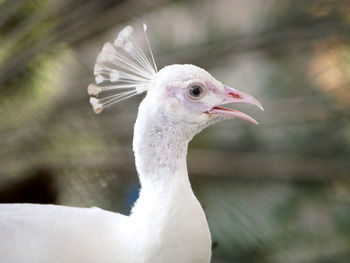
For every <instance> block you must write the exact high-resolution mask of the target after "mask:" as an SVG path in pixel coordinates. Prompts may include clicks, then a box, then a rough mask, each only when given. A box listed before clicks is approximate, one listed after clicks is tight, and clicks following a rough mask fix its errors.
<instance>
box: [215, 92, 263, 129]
mask: <svg viewBox="0 0 350 263" xmlns="http://www.w3.org/2000/svg"><path fill="white" fill-rule="evenodd" d="M224 87H225V94H224V99H223V101H222V102H221V103H220V104H218V105H215V107H213V108H212V109H210V110H209V111H208V113H211V114H212V113H214V114H218V115H221V116H223V117H225V118H228V119H231V118H232V119H235V118H237V119H241V120H244V121H247V122H250V123H254V124H259V123H258V122H257V121H256V120H254V119H253V118H252V117H250V116H249V115H247V114H245V113H243V112H240V111H237V110H232V109H228V108H223V107H220V105H224V104H229V103H237V102H240V103H248V104H252V105H255V106H257V107H258V108H260V109H261V110H262V111H263V110H264V109H263V107H262V106H261V104H260V102H259V101H258V100H257V99H255V98H254V97H253V96H251V95H249V94H247V93H244V92H241V91H238V90H236V89H233V88H230V87H227V86H224Z"/></svg>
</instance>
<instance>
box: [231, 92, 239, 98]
mask: <svg viewBox="0 0 350 263" xmlns="http://www.w3.org/2000/svg"><path fill="white" fill-rule="evenodd" d="M228 96H230V97H232V98H235V99H240V98H241V96H240V95H239V94H237V93H233V92H229V93H228Z"/></svg>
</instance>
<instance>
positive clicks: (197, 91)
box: [188, 85, 203, 100]
mask: <svg viewBox="0 0 350 263" xmlns="http://www.w3.org/2000/svg"><path fill="white" fill-rule="evenodd" d="M202 94H203V88H202V87H201V86H199V85H192V86H191V87H190V88H189V90H188V96H189V97H190V98H191V99H194V100H198V99H200V98H201V97H202Z"/></svg>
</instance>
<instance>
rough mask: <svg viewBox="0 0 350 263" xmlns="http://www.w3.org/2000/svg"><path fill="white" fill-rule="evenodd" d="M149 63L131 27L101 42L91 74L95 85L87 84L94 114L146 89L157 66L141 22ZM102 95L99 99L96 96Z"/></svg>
mask: <svg viewBox="0 0 350 263" xmlns="http://www.w3.org/2000/svg"><path fill="white" fill-rule="evenodd" d="M143 32H144V35H145V39H146V42H147V46H148V50H149V53H150V56H151V59H152V63H151V62H150V61H149V59H148V58H147V56H146V54H145V53H144V52H143V51H142V49H141V47H140V46H139V45H138V44H137V42H136V40H135V38H134V36H133V35H134V33H135V32H134V29H133V27H132V26H127V27H125V28H124V29H123V30H122V31H121V32H120V33H119V34H118V36H117V38H116V39H115V40H114V42H113V44H111V43H108V42H107V43H105V44H104V46H103V48H102V50H101V52H100V53H99V54H98V56H97V59H96V63H95V67H94V75H95V82H96V84H90V85H89V86H88V94H89V95H90V96H91V97H90V104H91V106H92V108H93V110H94V112H95V113H100V112H101V111H102V110H103V109H104V108H106V107H108V106H110V105H112V104H114V103H117V102H119V101H122V100H126V99H128V98H130V97H133V96H135V95H137V94H140V93H142V92H144V91H146V90H147V89H148V87H149V82H150V81H151V79H152V78H153V77H154V75H155V74H156V73H157V71H158V70H157V66H156V63H155V61H154V56H153V53H152V50H151V46H150V43H149V40H148V37H147V25H146V24H143ZM100 95H103V96H102V97H100V98H97V97H98V96H100Z"/></svg>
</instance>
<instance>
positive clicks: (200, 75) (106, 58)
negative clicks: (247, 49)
mask: <svg viewBox="0 0 350 263" xmlns="http://www.w3.org/2000/svg"><path fill="white" fill-rule="evenodd" d="M143 29H144V33H145V38H146V41H147V44H148V48H149V52H150V55H151V58H152V62H153V63H151V62H150V60H149V59H148V58H147V56H146V55H145V53H144V52H143V51H142V49H141V48H140V47H139V45H138V44H137V42H136V41H135V39H134V38H133V33H134V30H133V28H132V27H131V26H128V27H126V28H125V29H124V30H123V31H121V32H120V33H119V35H118V37H117V38H116V40H115V41H114V43H113V44H110V43H106V44H105V45H104V47H103V49H102V51H101V52H100V54H99V55H98V57H97V61H96V64H95V69H94V73H95V75H96V78H95V80H96V83H97V85H95V84H91V85H90V86H89V87H88V93H89V95H92V96H93V97H91V98H90V103H91V105H92V107H93V109H94V111H95V112H96V113H100V112H101V111H102V110H103V109H104V108H106V107H108V106H110V105H112V104H114V103H116V102H119V101H121V100H124V99H127V98H129V97H132V96H134V95H137V94H140V93H142V92H145V91H147V95H146V97H145V99H144V101H143V102H142V103H143V104H147V105H148V109H151V111H152V113H154V112H161V113H162V115H163V116H167V118H169V120H172V121H173V122H176V123H187V124H191V126H193V125H197V126H199V127H202V128H203V127H205V126H208V125H209V124H212V123H214V122H217V121H220V120H224V119H234V118H237V119H241V120H244V121H247V122H250V123H254V124H258V122H257V121H256V120H254V119H253V118H252V117H250V116H249V115H247V114H245V113H243V112H240V111H237V110H233V109H229V108H224V107H222V105H224V104H229V103H248V104H252V105H255V106H257V107H259V108H260V109H261V110H263V108H262V106H261V104H260V103H259V102H258V101H257V100H256V99H255V98H254V97H252V96H251V95H248V94H246V93H244V92H241V91H238V90H236V89H234V88H230V87H228V86H226V85H224V84H222V83H221V82H220V81H218V80H216V79H215V78H214V77H213V76H212V75H211V74H209V73H208V72H207V71H206V70H204V69H202V68H199V67H197V66H194V65H189V64H186V65H170V66H166V67H164V68H162V69H161V70H160V71H159V72H158V70H157V67H156V64H155V62H154V57H153V54H152V51H151V49H150V45H149V41H148V38H147V34H146V30H147V26H146V25H145V24H144V28H143ZM102 92H103V93H108V92H109V93H111V95H109V96H106V97H104V98H101V99H97V98H96V96H98V95H99V94H100V93H102ZM147 114H148V115H149V113H147Z"/></svg>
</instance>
